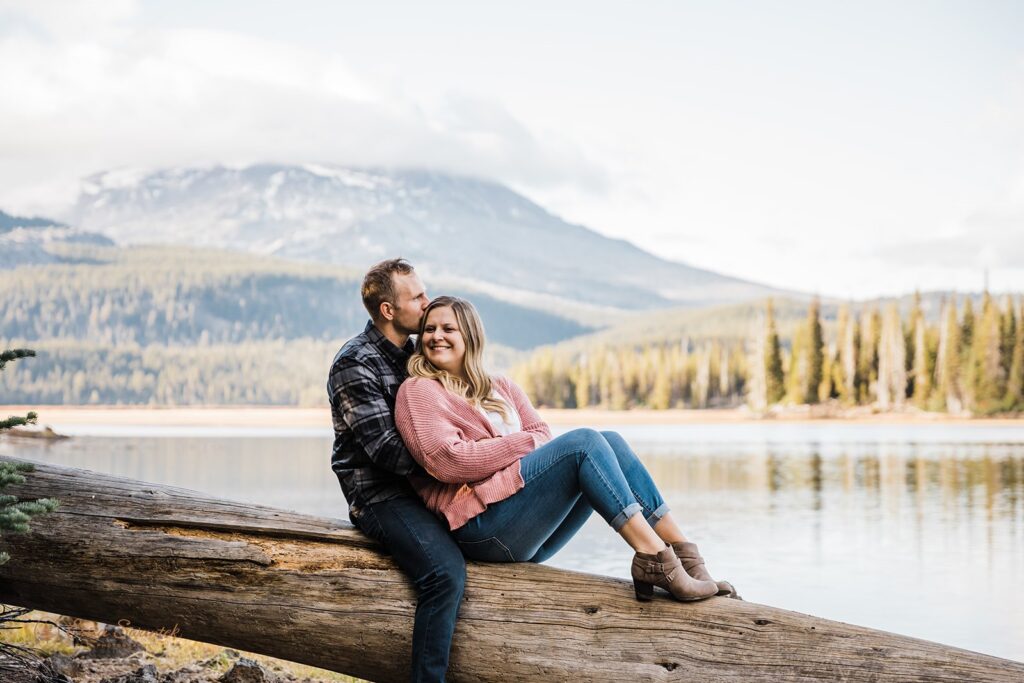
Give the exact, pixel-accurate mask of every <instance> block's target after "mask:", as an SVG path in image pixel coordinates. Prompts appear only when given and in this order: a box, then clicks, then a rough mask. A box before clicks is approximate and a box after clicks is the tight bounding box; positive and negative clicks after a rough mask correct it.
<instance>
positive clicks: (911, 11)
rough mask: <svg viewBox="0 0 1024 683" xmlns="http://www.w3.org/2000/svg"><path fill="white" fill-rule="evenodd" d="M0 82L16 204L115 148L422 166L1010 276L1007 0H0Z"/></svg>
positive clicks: (1022, 189)
mask: <svg viewBox="0 0 1024 683" xmlns="http://www.w3.org/2000/svg"><path fill="white" fill-rule="evenodd" d="M552 6H554V7H552ZM0 93H2V97H0V209H5V210H7V211H16V212H26V211H27V212H35V213H51V214H56V213H57V212H59V209H60V207H61V205H62V204H63V203H65V202H67V201H68V200H69V199H70V198H71V197H73V194H74V192H75V188H76V184H77V179H78V178H80V177H82V176H84V175H86V174H89V173H92V172H95V171H99V170H105V169H109V168H114V167H123V166H142V167H158V166H167V165H178V164H209V163H217V162H224V163H248V162H257V161H281V162H307V161H313V162H327V163H338V164H352V165H381V164H383V165H388V166H421V167H422V166H427V167H435V168H440V169H443V170H451V171H457V172H460V173H467V174H472V175H477V176H484V177H488V178H492V179H495V180H498V181H501V182H504V183H507V184H509V185H510V186H512V187H513V188H515V189H517V190H519V191H521V192H523V193H524V194H526V195H527V196H529V197H530V198H531V199H533V200H535V201H537V202H539V203H540V204H542V205H543V206H545V207H546V208H548V209H549V210H551V211H553V212H555V213H557V214H559V215H561V216H562V217H564V218H566V219H567V220H570V221H574V222H578V223H582V224H584V225H586V226H588V227H590V228H592V229H594V230H597V231H599V232H601V233H603V234H606V235H610V236H615V237H622V238H625V239H628V240H630V241H632V242H634V243H636V244H637V245H639V246H641V247H643V248H645V249H647V250H649V251H652V252H654V253H656V254H658V255H660V256H663V257H666V258H670V259H674V260H678V261H682V262H684V263H688V264H691V265H695V266H700V267H703V268H709V269H712V270H715V271H719V272H722V273H726V274H729V275H736V276H740V277H744V278H747V279H751V280H755V281H760V282H764V283H767V284H772V285H777V286H782V287H787V288H793V289H799V290H804V291H817V292H819V293H821V294H824V295H832V296H839V297H850V298H866V297H870V296H876V295H880V294H897V293H905V292H908V291H912V290H913V289H914V288H921V289H923V290H930V289H940V288H941V289H947V288H956V289H958V290H960V291H968V290H978V289H980V288H981V286H982V282H983V273H984V270H985V268H988V269H989V281H990V285H991V288H992V290H993V291H996V292H1001V291H1008V290H1014V291H1024V3H1022V2H1014V1H1012V0H1007V1H1005V2H995V1H988V0H966V1H963V2H939V1H938V0H934V1H931V2H912V1H901V2H891V1H889V2H858V3H850V2H826V1H823V0H812V1H808V2H795V1H789V2H777V3H767V2H729V1H716V2H682V1H679V0H675V1H673V2H643V3H637V2H631V3H627V2H595V0H588V1H586V2H575V1H563V2H558V3H551V2H530V1H525V0H520V1H519V2H515V3H484V2H478V1H467V2H445V1H442V0H431V1H430V2H409V3H396V2H386V1H383V0H380V1H376V2H365V1H363V2H328V1H324V2H311V1H307V2H304V1H301V0H291V1H290V2H255V1H253V0H246V1H245V2H219V3H214V2H208V1H202V2H200V1H195V2H193V1H189V0H175V1H173V2H135V1H132V0H110V1H88V2H82V1H68V2H57V1H50V0H26V1H25V2H11V1H10V0H0Z"/></svg>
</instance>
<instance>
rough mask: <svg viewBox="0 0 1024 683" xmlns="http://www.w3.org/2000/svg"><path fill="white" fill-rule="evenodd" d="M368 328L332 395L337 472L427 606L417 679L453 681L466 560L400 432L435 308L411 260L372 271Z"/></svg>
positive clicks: (334, 368) (419, 613)
mask: <svg viewBox="0 0 1024 683" xmlns="http://www.w3.org/2000/svg"><path fill="white" fill-rule="evenodd" d="M361 293H362V297H363V305H364V306H366V310H367V311H368V312H369V314H370V321H369V322H368V323H367V324H366V329H364V330H363V332H362V333H361V334H359V335H356V336H355V337H353V338H352V339H351V340H349V341H348V342H347V343H346V344H345V345H344V346H343V347H342V348H341V350H340V351H339V352H338V355H337V356H335V357H334V362H333V364H332V365H331V372H330V376H329V377H328V380H327V392H328V395H329V397H330V401H331V414H332V417H333V420H334V451H333V453H332V456H331V468H332V469H333V470H334V472H335V473H336V474H337V475H338V480H339V481H340V482H341V489H342V491H343V492H344V494H345V498H346V499H347V500H348V504H349V518H350V519H351V520H352V523H353V524H355V525H356V527H358V528H359V530H360V531H362V532H363V533H364V534H366V535H367V536H370V537H371V538H374V539H376V540H377V541H379V542H380V543H381V544H382V545H383V546H384V548H385V549H387V551H388V552H390V553H391V555H392V557H393V558H394V560H395V562H396V563H397V564H398V566H399V567H401V569H402V571H404V572H405V573H406V575H408V577H409V578H410V579H412V582H413V584H414V585H415V587H416V593H417V595H418V598H419V599H418V602H417V605H416V621H415V624H414V626H413V637H412V680H413V681H416V682H419V681H443V680H444V675H445V671H446V670H447V668H448V650H449V648H450V646H451V640H452V632H453V631H454V630H455V618H456V615H457V613H458V609H459V603H460V601H461V600H462V592H463V588H464V587H465V583H466V562H465V560H464V559H463V557H462V553H461V551H460V550H459V547H458V545H457V544H456V543H455V540H454V539H453V538H452V536H451V534H450V533H449V531H448V527H447V525H446V524H445V523H444V522H442V521H441V520H440V518H438V517H436V516H434V515H433V514H432V513H431V512H430V511H428V510H427V509H426V508H425V507H424V506H423V503H422V502H421V501H420V499H419V498H418V497H417V496H416V494H415V492H414V491H413V489H412V487H411V486H410V485H409V483H408V481H407V479H406V476H407V475H408V474H410V473H411V472H422V470H421V469H420V468H419V465H418V464H417V463H416V461H415V460H413V458H412V456H411V455H410V454H409V451H408V450H406V447H405V444H404V443H403V442H402V437H401V436H400V435H399V433H398V430H397V429H396V428H395V421H394V410H395V396H396V395H397V394H398V387H399V385H400V384H401V383H402V381H403V380H404V379H405V378H406V376H407V375H406V369H405V365H406V361H408V360H409V356H410V354H411V353H412V349H413V345H412V342H411V340H410V339H409V335H411V334H415V333H416V332H418V331H419V326H420V320H421V319H422V317H423V310H424V309H425V308H426V307H427V303H429V301H428V299H427V293H426V291H425V290H424V287H423V282H422V281H421V280H420V278H419V275H417V274H416V271H415V270H413V267H412V266H411V265H409V263H408V262H406V261H405V260H404V259H390V260H387V261H382V262H381V263H378V264H377V265H375V266H374V267H373V268H371V269H370V270H369V272H367V273H366V277H365V278H363V285H362V291H361Z"/></svg>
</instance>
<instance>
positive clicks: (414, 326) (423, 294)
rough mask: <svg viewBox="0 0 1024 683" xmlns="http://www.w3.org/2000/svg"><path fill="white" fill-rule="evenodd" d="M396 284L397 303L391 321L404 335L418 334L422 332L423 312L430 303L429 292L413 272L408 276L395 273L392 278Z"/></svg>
mask: <svg viewBox="0 0 1024 683" xmlns="http://www.w3.org/2000/svg"><path fill="white" fill-rule="evenodd" d="M391 277H392V278H393V282H394V283H395V292H396V293H397V297H396V298H397V299H398V300H397V301H395V302H394V305H393V308H392V311H393V317H392V319H391V322H392V324H393V325H394V326H395V329H396V330H397V331H399V332H401V333H402V334H416V333H417V332H419V331H420V321H421V320H422V319H423V311H424V310H425V309H426V308H427V304H429V303H430V299H428V298H427V290H426V288H425V287H424V286H423V281H422V280H420V276H419V275H417V274H416V271H413V272H411V273H409V274H407V275H402V274H400V273H395V274H394V275H392V276H391Z"/></svg>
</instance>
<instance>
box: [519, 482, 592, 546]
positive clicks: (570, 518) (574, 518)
mask: <svg viewBox="0 0 1024 683" xmlns="http://www.w3.org/2000/svg"><path fill="white" fill-rule="evenodd" d="M593 512H594V508H592V507H591V506H590V503H589V502H587V499H586V498H584V497H583V495H582V494H580V496H579V498H578V499H577V501H576V504H575V505H573V506H572V509H571V510H569V514H568V515H566V516H565V519H563V520H562V523H561V524H559V525H558V527H557V528H556V529H555V530H554V532H553V533H552V534H551V535H550V536H549V537H548V539H547V540H546V541H544V542H543V543H542V544H541V546H540V547H539V548H537V552H536V553H534V555H533V557H531V558H530V562H538V563H539V562H544V561H545V560H547V559H548V558H550V557H552V556H553V555H554V554H555V553H557V552H558V551H559V550H561V549H562V548H563V547H564V546H565V544H566V543H568V542H569V541H570V540H571V539H572V537H573V536H575V535H576V532H577V531H579V530H580V529H582V528H583V525H584V524H585V523H586V521H587V520H588V519H590V515H591V514H592V513H593Z"/></svg>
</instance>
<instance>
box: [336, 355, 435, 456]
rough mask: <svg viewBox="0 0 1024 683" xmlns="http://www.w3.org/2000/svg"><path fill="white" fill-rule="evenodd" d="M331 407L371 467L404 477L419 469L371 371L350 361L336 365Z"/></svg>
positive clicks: (378, 381) (377, 380)
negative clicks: (364, 454)
mask: <svg viewBox="0 0 1024 683" xmlns="http://www.w3.org/2000/svg"><path fill="white" fill-rule="evenodd" d="M331 404H332V405H333V406H334V407H335V409H336V410H337V412H338V414H340V415H341V419H342V420H343V421H344V422H345V425H346V426H347V427H348V428H349V429H350V430H352V434H353V435H354V436H355V439H356V442H357V443H358V444H359V445H360V446H361V447H362V449H363V452H365V453H366V455H367V457H368V458H369V459H370V461H371V462H373V464H374V465H376V466H377V467H380V468H381V469H385V470H388V471H389V472H394V473H395V474H398V475H403V476H404V475H407V474H409V473H410V472H413V471H414V470H417V469H419V466H418V465H417V463H416V461H415V460H413V457H412V455H410V453H409V450H408V449H407V448H406V447H405V442H403V441H402V436H401V434H399V433H398V429H397V428H395V420H394V416H393V415H392V414H391V408H390V407H389V406H388V402H387V399H386V398H385V396H384V391H383V389H382V388H381V385H380V379H379V378H378V377H377V375H376V374H375V373H374V372H373V371H372V370H371V369H370V368H368V367H366V366H365V365H363V364H362V363H359V362H357V361H355V360H351V359H342V360H341V361H339V362H338V365H337V366H335V369H334V371H333V373H332V375H331Z"/></svg>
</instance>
